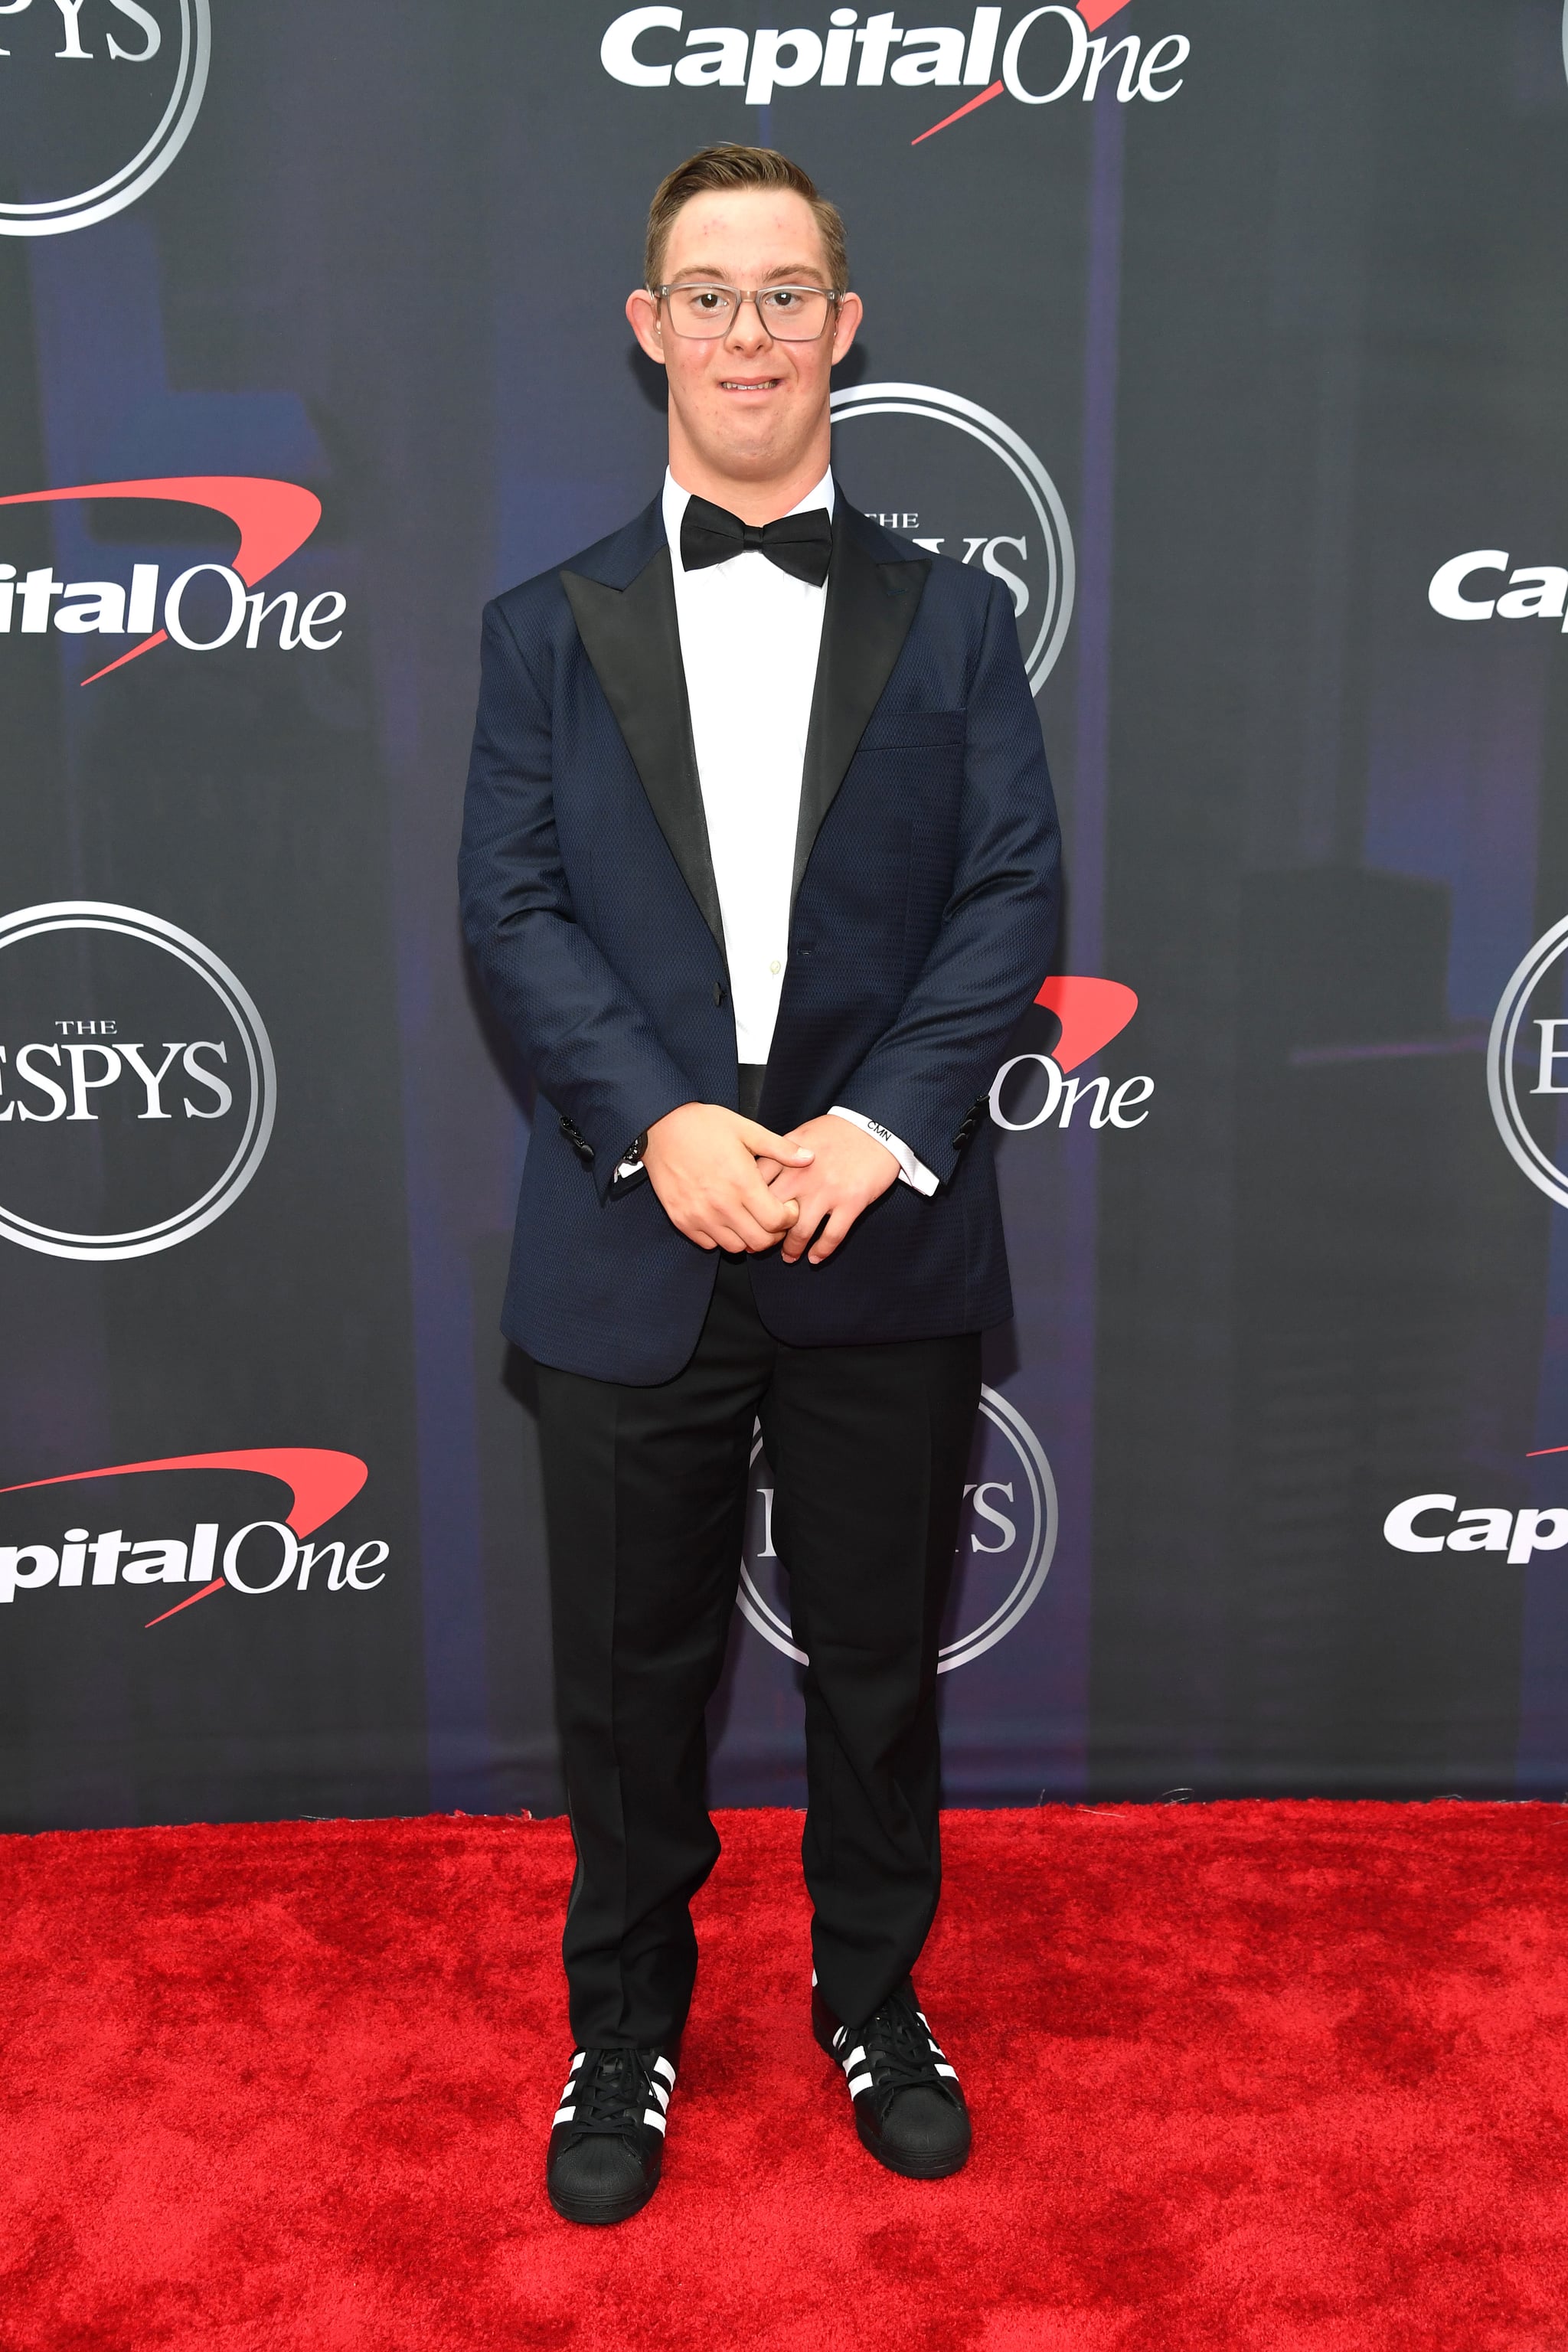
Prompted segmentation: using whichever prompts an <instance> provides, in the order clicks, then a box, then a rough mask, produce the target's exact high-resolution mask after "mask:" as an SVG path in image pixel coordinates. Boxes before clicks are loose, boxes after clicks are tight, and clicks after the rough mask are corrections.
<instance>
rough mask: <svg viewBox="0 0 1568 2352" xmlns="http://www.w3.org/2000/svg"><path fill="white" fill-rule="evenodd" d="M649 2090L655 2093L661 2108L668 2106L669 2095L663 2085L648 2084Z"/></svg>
mask: <svg viewBox="0 0 1568 2352" xmlns="http://www.w3.org/2000/svg"><path fill="white" fill-rule="evenodd" d="M648 2089H649V2090H650V2091H651V2092H652V2093H653V2095H654V2097H655V2098H656V2099H657V2100H658V2104H659V2105H660V2106H661V2107H668V2105H669V2093H668V2091H667V2090H666V2089H665V2087H664V2084H662V2083H650V2084H648Z"/></svg>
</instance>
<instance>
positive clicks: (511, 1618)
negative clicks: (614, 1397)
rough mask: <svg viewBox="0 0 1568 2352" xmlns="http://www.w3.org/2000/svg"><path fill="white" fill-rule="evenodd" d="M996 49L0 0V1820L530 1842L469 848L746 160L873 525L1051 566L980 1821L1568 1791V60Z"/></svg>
mask: <svg viewBox="0 0 1568 2352" xmlns="http://www.w3.org/2000/svg"><path fill="white" fill-rule="evenodd" d="M933 5H936V0H933ZM797 13H798V14H799V15H800V16H801V21H800V22H799V23H792V22H791V21H790V20H791V18H792V17H794V16H795V15H796V14H797ZM921 13H922V14H923V13H924V12H923V11H922V12H921ZM710 14H718V15H721V16H724V15H729V16H732V17H733V19H734V21H732V22H726V23H721V24H708V23H706V22H704V21H703V20H704V19H705V18H706V17H707V16H709V15H710ZM951 14H952V21H951V22H950V23H947V24H938V25H917V24H915V23H914V22H913V21H912V16H913V12H910V11H905V12H904V15H906V16H910V18H911V21H910V22H909V23H905V22H903V21H902V20H901V18H900V16H899V14H898V13H897V12H895V11H893V10H891V9H883V10H877V9H873V8H869V7H867V6H861V7H859V8H851V7H828V6H826V5H818V0H788V5H787V6H784V5H777V6H775V5H772V4H771V0H715V5H714V7H713V8H712V9H710V8H707V7H701V8H693V7H691V6H689V5H674V0H669V5H657V6H650V5H644V6H637V7H633V8H630V9H626V10H621V11H619V12H617V7H616V0H597V4H596V5H591V0H565V5H563V0H446V5H431V0H332V5H331V6H326V7H323V6H321V5H313V4H312V0H267V5H257V0H0V368H3V370H4V399H3V402H0V746H3V764H4V792H3V794H0V1490H3V1491H0V1823H3V1825H4V1826H5V1827H6V1828H11V1829H30V1828H40V1827H49V1826H60V1825H64V1826H71V1825H80V1824H93V1823H105V1824H107V1823H114V1822H174V1821H183V1820H188V1819H193V1818H214V1817H252V1816H282V1815H297V1814H341V1813H355V1814H372V1813H392V1812H414V1811H425V1810H426V1809H430V1808H441V1809H447V1808H453V1807H456V1808H461V1809H465V1810H468V1811H497V1810H514V1809H517V1808H520V1807H528V1808H531V1809H532V1810H533V1811H559V1810H560V1809H561V1805H562V1795H561V1788H560V1781H559V1775H558V1769H557V1764H556V1759H555V1750H554V1743H553V1734H552V1701H551V1678H550V1669H549V1649H548V1617H547V1603H546V1598H545V1585H544V1571H543V1552H542V1517H541V1509H540V1500H539V1482H538V1456H537V1436H536V1422H535V1413H534V1400H533V1393H532V1381H531V1369H530V1367H529V1365H528V1364H527V1362H526V1361H525V1360H522V1359H521V1358H520V1357H519V1356H518V1355H516V1354H515V1353H514V1352H511V1351H509V1349H507V1347H506V1345H505V1343H504V1342H503V1341H502V1339H500V1336H499V1332H498V1328H497V1318H498V1313H499V1307H500V1292H501V1285H502V1278H503V1274H504V1268H505V1263H506V1256H507V1249H508V1240H509V1234H510V1223H511V1215H512V1208H513V1202H514V1200H515V1195H516V1188H517V1181H518V1174H519V1170H520V1167H521V1161H522V1159H523V1156H524V1154H525V1152H526V1150H527V1148H528V1137H529V1129H530V1121H531V1116H532V1112H533V1101H532V1097H531V1087H530V1083H529V1079H528V1076H527V1073H526V1072H525V1071H523V1070H522V1069H521V1068H519V1067H518V1066H516V1063H515V1061H514V1059H513V1057H512V1056H511V1055H510V1051H509V1047H508V1044H507V1041H506V1039H505V1037H504V1036H502V1035H501V1034H499V1033H498V1031H497V1029H496V1027H495V1025H494V1024H493V1023H492V1022H491V1020H490V1019H489V1015H488V1013H487V1011H486V1008H485V1006H484V1004H483V1003H482V1002H481V1001H480V1000H479V995H478V993H477V992H476V990H475V988H474V986H473V984H472V981H471V979H470V976H469V974H468V971H467V969H466V967H465V962H464V957H463V952H462V949H461V944H460V941H459V938H458V924H457V916H456V908H455V887H454V870H453V869H454V853H455V846H456V841H457V834H458V817H459V808H460V801H461V792H462V782H463V776H464V771H465V764H466V757H467V748H468V733H469V730H470V727H471V722H472V712H473V699H474V693H475V687H476V681H477V655H478V641H479V610H480V606H481V604H483V602H484V600H485V599H486V598H487V597H488V596H489V595H491V594H492V593H495V592H496V591H497V590H499V589H500V588H502V587H504V586H507V585H509V584H510V583H512V582H514V581H517V580H519V579H521V578H523V577H525V576H527V575H529V574H530V573H532V572H537V571H540V570H542V569H543V568H545V567H547V566H549V565H551V564H552V563H555V562H560V561H561V560H563V558H565V557H566V556H568V555H570V554H571V553H573V552H574V551H576V550H577V549H579V548H581V547H582V546H584V544H586V543H587V542H588V541H592V540H594V539H595V538H596V537H598V536H600V535H601V534H603V533H604V532H605V531H606V530H611V529H613V528H614V527H615V526H616V525H617V524H618V523H620V522H622V521H623V520H626V519H627V518H628V517H629V516H630V515H632V514H633V513H634V512H636V511H637V509H639V508H640V507H641V506H643V505H644V504H645V503H646V502H647V499H648V498H649V497H650V496H651V495H652V493H653V491H654V490H655V488H657V486H658V480H659V478H660V473H661V468H662V464H663V443H664V415H663V408H662V386H661V382H660V380H659V378H658V373H657V371H655V370H653V369H651V368H649V367H648V366H647V364H646V363H645V362H643V360H642V359H641V357H640V356H639V354H638V353H637V351H636V350H635V348H634V346H633V344H632V342H631V339H630V337H629V334H628V331H627V330H626V324H625V321H624V319H623V317H622V313H621V305H622V302H623V300H624V298H625V296H626V291H627V290H628V289H629V288H630V287H631V286H632V285H633V284H634V283H635V282H636V281H637V277H638V274H639V271H640V255H641V235H642V223H643V217H644V214H645V211H646V207H647V199H648V196H649V194H650V193H651V190H652V188H653V186H654V184H656V182H657V181H658V178H659V177H660V175H661V174H662V173H664V172H665V171H666V170H667V169H668V167H669V166H670V165H671V164H672V163H675V162H677V161H678V160H679V158H680V157H681V156H683V155H684V154H686V153H688V152H689V151H690V150H692V149H694V148H696V147H698V146H700V145H702V144H705V143H707V142H710V141H713V140H716V139H737V140H743V141H749V142H757V143H764V144H773V145H777V146H780V147H783V148H784V149H785V150H786V151H787V152H790V153H792V154H794V155H795V156H797V157H798V158H799V159H800V161H801V162H802V163H805V165H806V166H807V168H808V169H809V170H810V171H811V172H812V173H814V174H815V175H816V177H817V179H818V181H819V182H820V184H821V185H822V186H823V187H824V189H825V190H826V192H827V193H828V194H831V195H832V196H834V197H835V198H836V199H837V202H838V203H839V204H840V205H841V206H842V207H843V210H844V212H845V215H846V217H847V224H848V230H849V243H850V256H851V264H852V277H853V282H854V284H855V285H856V286H857V288H858V289H859V290H860V292H861V293H862V295H863V296H864V299H865V301H866V306H867V324H866V328H865V331H864V332H863V334H862V337H861V339H860V341H859V344H858V347H857V349H856V350H855V352H853V353H852V354H851V357H850V361H849V362H847V364H846V366H845V368H844V370H843V371H842V380H841V382H840V383H839V384H838V387H837V394H836V411H837V425H836V435H835V438H836V449H837V465H838V468H839V473H840V478H841V480H842V482H843V484H844V487H845V489H846V491H847V495H848V496H849V497H850V498H852V499H854V500H855V501H856V502H857V503H858V504H859V505H861V506H863V507H865V508H866V509H869V510H871V511H874V512H875V513H876V514H878V515H879V518H880V520H882V521H883V522H884V523H886V524H888V525H889V526H890V527H891V528H893V529H894V530H900V531H902V532H904V533H907V534H908V535H909V536H910V538H911V539H913V540H915V541H918V542H919V543H920V544H921V545H922V546H925V547H929V548H933V549H937V550H940V551H942V553H943V554H945V555H949V556H952V557H955V558H957V559H958V560H959V561H960V562H965V563H971V564H974V565H977V566H979V567H981V568H982V569H984V571H986V572H990V573H992V574H993V575H994V577H996V578H997V579H999V580H1001V581H1003V582H1005V583H1006V585H1007V588H1008V590H1009V592H1010V593H1011V595H1012V598H1013V601H1014V604H1015V608H1016V615H1017V625H1018V632H1019V638H1020V643H1021V645H1022V646H1023V648H1024V653H1025V656H1026V661H1027V663H1028V666H1029V669H1030V674H1031V677H1032V678H1033V681H1034V684H1035V686H1036V688H1037V693H1038V697H1039V707H1040V711H1041V715H1042V719H1043V721H1044V725H1045V730H1046V738H1047V748H1048V750H1049V751H1050V754H1051V758H1052V762H1053V767H1054V770H1055V773H1056V776H1057V779H1058V788H1059V791H1060V796H1061V800H1062V804H1063V811H1064V818H1065V823H1066V826H1067V835H1068V870H1069V898H1068V916H1067V923H1066V929H1065V933H1064V937H1063V940H1062V944H1061V949H1060V951H1059V954H1058V959H1057V961H1056V964H1055V967H1054V969H1053V970H1052V971H1050V972H1049V973H1045V972H1042V974H1041V975H1040V980H1041V987H1040V993H1039V999H1038V1002H1037V1004H1036V1005H1035V1007H1034V1008H1033V1009H1032V1010H1031V1011H1030V1013H1028V1014H1027V1016H1026V1019H1025V1020H1024V1021H1023V1023H1022V1024H1020V1027H1019V1029H1018V1032H1017V1034H1016V1038H1015V1039H1014V1041H1013V1045H1012V1047H1011V1049H1010V1051H1009V1053H1008V1055H1007V1056H1006V1058H1005V1062H1004V1063H1003V1065H1002V1066H1000V1067H999V1068H998V1070H997V1072H996V1075H995V1084H994V1089H993V1092H992V1097H991V1109H992V1118H993V1122H994V1141H995V1148H996V1151H997V1155H998V1160H999V1166H1000V1171H1001V1178H1002V1183H1003V1190H1004V1198H1005V1204H1006V1208H1007V1213H1008V1218H1009V1232H1010V1237H1011V1250H1012V1259H1013V1267H1014V1280H1015V1286H1016V1295H1017V1309H1018V1311H1017V1317H1016V1322H1015V1324H1014V1325H1013V1326H1012V1328H1010V1329H1008V1330H1006V1331H1002V1332H997V1333H994V1334H992V1335H991V1337H990V1339H988V1341H987V1349H986V1373H985V1381H986V1385H985V1391H984V1412H983V1415H982V1418H981V1422H980V1425H979V1428H978V1431H977V1434H976V1440H975V1447H974V1454H973V1465H972V1468H971V1481H970V1492H969V1496H968V1503H967V1507H966V1513H965V1518H964V1524H963V1534H962V1538H961V1545H960V1553H959V1560H958V1571H957V1576H956V1580H955V1587H954V1597H953V1602H952V1611H951V1614H950V1619H949V1622H948V1625H947V1627H946V1631H945V1635H944V1642H945V1647H944V1651H943V1657H942V1665H943V1668H944V1675H943V1684H942V1688H943V1696H944V1707H945V1722H946V1740H947V1758H948V1794H949V1798H950V1800H951V1801H954V1802H959V1803H1004V1804H1014V1803H1033V1802H1036V1801H1039V1800H1040V1799H1041V1798H1045V1799H1047V1800H1053V1799H1066V1800H1071V1799H1077V1798H1082V1797H1084V1796H1085V1795H1093V1794H1100V1795H1105V1796H1128V1797H1149V1798H1158V1797H1161V1796H1168V1795H1171V1794H1173V1793H1174V1794H1180V1793H1184V1792H1191V1793H1193V1794H1195V1795H1198V1796H1205V1795H1222V1794H1237V1795H1240V1794H1257V1793H1314V1792H1318V1793H1323V1794H1336V1795H1344V1794H1356V1793H1364V1794H1368V1795H1391V1796H1399V1797H1419V1796H1425V1795H1431V1794H1437V1793H1447V1792H1459V1793H1466V1794H1470V1795H1475V1796H1507V1795H1510V1794H1514V1793H1520V1794H1545V1795H1549V1796H1555V1797H1561V1796H1563V1794H1564V1793H1565V1792H1568V1123H1565V1122H1564V1120H1563V1102H1564V1100H1565V1099H1568V1004H1565V1001H1564V988H1563V974H1564V969H1565V967H1568V797H1565V795H1564V793H1563V774H1564V770H1565V766H1568V691H1565V685H1564V681H1565V680H1568V647H1565V646H1564V642H1563V638H1564V631H1565V627H1568V620H1565V615H1568V454H1565V449H1564V442H1563V428H1562V416H1563V395H1564V391H1565V388H1568V310H1565V309H1564V305H1563V300H1562V289H1563V285H1564V283H1565V282H1568V68H1565V63H1564V38H1565V26H1564V18H1563V8H1562V6H1561V5H1559V0H1380V5H1377V6H1375V7H1370V6H1368V5H1365V0H1078V5H1077V6H1076V7H1071V6H1067V5H1051V6H1044V7H1040V6H1033V7H1020V6H1019V5H1016V0H1013V5H1001V6H978V7H976V6H972V5H969V0H964V5H963V6H962V7H957V6H954V7H953V8H952V11H951ZM754 1488H755V1492H754V1496H753V1507H752V1521H751V1532H750V1538H749V1542H748V1547H747V1552H746V1558H745V1561H744V1565H743V1570H742V1587H741V1600H740V1605H739V1608H738V1610H737V1613H736V1619H735V1627H734V1638H733V1643H732V1648H731V1658H730V1664H729V1670H728V1672H727V1675H726V1678H725V1682H724V1685H723V1688H722V1691H721V1695H720V1697H719V1700H718V1701H717V1703H716V1706H715V1708H714V1719H713V1724H712V1734H713V1754H714V1762H713V1785H714V1794H715V1797H716V1799H717V1800H718V1801H724V1802H731V1803H733V1802H740V1803H748V1802H774V1803H778V1802H783V1803H797V1802H800V1801H803V1795H804V1778H803V1771H802V1752H801V1734H800V1703H799V1675H800V1669H799V1663H798V1656H797V1654H796V1652H795V1648H794V1645H793V1643H792V1639H791V1632H790V1621H789V1601H788V1589H787V1581H786V1580H785V1578H784V1575H783V1572H782V1570H781V1565H780V1562H779V1561H778V1559H777V1558H776V1556H775V1552H774V1548H773V1540H772V1517H771V1510H772V1485H771V1478H770V1475H769V1471H768V1466H767V1463H766V1460H765V1458H764V1457H763V1455H762V1454H760V1452H759V1454H758V1455H757V1458H756V1462H755V1469H754Z"/></svg>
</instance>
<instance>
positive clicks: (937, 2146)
mask: <svg viewBox="0 0 1568 2352" xmlns="http://www.w3.org/2000/svg"><path fill="white" fill-rule="evenodd" d="M811 2026H812V2032H814V2033H815V2034H816V2038H817V2040H818V2042H820V2043H821V2044H822V2047H823V2048H824V2049H825V2050H826V2051H827V2052H828V2053H829V2054H830V2055H831V2056H833V2057H835V2058H837V2061H838V2063H839V2064H840V2065H841V2066H842V2067H843V2069H844V2072H845V2075H846V2077H847V2080H848V2084H849V2096H850V2098H851V2099H852V2100H853V2101H854V2104H855V2128H856V2130H857V2131H858V2133H859V2135H860V2142H861V2146H862V2147H868V2148H869V2149H870V2151H871V2154H872V2155H873V2156H874V2157H875V2158H876V2159H877V2161H878V2163H879V2164H885V2165H886V2166H887V2168H888V2169H889V2172H901V2173H902V2174H903V2175H904V2177H905V2179H909V2180H942V2179H945V2178H946V2177H947V2175H948V2174H949V2173H950V2172H957V2171H958V2170H959V2168H960V2167H961V2166H963V2164H964V2163H965V2162H966V2161H967V2159H968V2156H969V2138H970V2134H969V2109H968V2108H967V2107H966V2106H965V2105H964V2104H963V2092H962V2091H961V2090H960V2089H959V2087H958V2076H957V2074H955V2073H954V2072H953V2069H952V2067H951V2066H950V2065H949V2064H948V2063H947V2060H946V2058H945V2057H944V2055H943V2054H942V2050H941V2049H940V2047H939V2046H938V2043H937V2040H936V2036H935V2035H934V2034H933V2033H932V2032H931V2027H930V2025H929V2024H928V2022H927V2021H926V2015H925V2011H923V2010H921V2009H918V2008H917V2007H916V2006H915V1989H914V1987H913V1985H912V1984H911V1983H910V1980H909V1979H908V1977H906V1978H905V1979H904V1981H903V1983H902V1984H901V1985H900V1987H899V1989H898V1990H897V1992H894V1993H890V1994H889V1997H888V1999H887V2000H885V2001H884V2002H883V2003H882V2006H881V2008H880V2009H879V2010H878V2011H877V2012H876V2014H875V2016H873V2017H868V2019H867V2021H866V2022H865V2024H864V2025H857V2026H853V2027H851V2026H847V2025H840V2024H839V2023H838V2021H837V2018H836V2017H835V2016H834V2014H833V2012H832V2011H831V2010H830V2009H829V2008H828V2006H827V2003H826V2001H825V2000H823V1998H822V1995H821V1993H820V1992H819V1991H817V1990H816V1983H815V1980H814V1982H813V1987H812V1995H811Z"/></svg>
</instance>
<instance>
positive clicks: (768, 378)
mask: <svg viewBox="0 0 1568 2352" xmlns="http://www.w3.org/2000/svg"><path fill="white" fill-rule="evenodd" d="M783 382H784V378H783V376H782V375H758V376H742V375H730V376H724V377H721V380H720V384H719V389H720V391H721V392H776V391H777V389H778V387H779V385H780V384H781V383H783Z"/></svg>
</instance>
